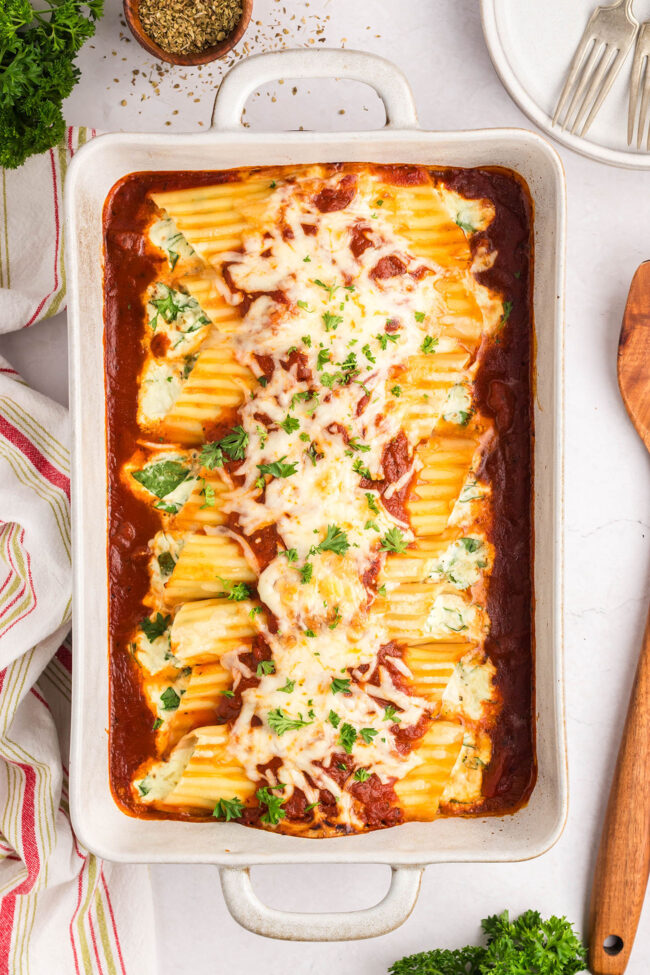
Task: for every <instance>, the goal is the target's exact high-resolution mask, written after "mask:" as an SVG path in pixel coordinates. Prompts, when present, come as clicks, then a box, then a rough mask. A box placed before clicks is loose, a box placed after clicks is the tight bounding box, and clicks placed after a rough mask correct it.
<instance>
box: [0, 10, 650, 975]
mask: <svg viewBox="0 0 650 975" xmlns="http://www.w3.org/2000/svg"><path fill="white" fill-rule="evenodd" d="M528 2H532V0H528ZM107 8H108V9H107V15H106V17H105V19H104V20H103V21H102V22H101V24H100V27H99V30H98V34H97V37H96V38H95V39H94V40H93V41H92V42H91V44H92V45H93V46H94V49H91V47H90V45H89V46H87V47H86V48H85V49H84V51H83V53H82V55H81V59H80V63H81V65H82V68H83V77H82V81H81V84H80V85H79V86H78V88H77V89H76V90H75V92H74V93H73V95H72V96H71V98H70V99H69V102H68V108H67V118H68V120H69V121H70V122H74V123H84V124H88V125H91V126H94V127H96V128H98V129H103V130H109V129H126V130H139V131H145V130H150V131H153V130H159V131H174V130H176V131H189V130H195V129H198V128H199V127H200V125H201V123H202V124H203V127H207V125H208V124H209V117H210V111H211V93H212V91H213V89H214V88H215V87H216V85H217V84H218V81H219V79H220V77H221V75H222V72H223V65H221V66H219V65H218V66H214V65H211V66H207V67H206V68H204V69H203V70H202V71H197V70H196V69H183V68H176V69H167V68H163V69H162V71H161V72H159V68H158V66H157V65H156V64H155V63H154V62H153V61H152V60H150V59H149V58H148V56H147V55H145V53H144V52H143V51H142V50H141V49H140V48H139V47H137V45H136V43H135V42H134V41H130V42H128V43H127V41H126V40H125V39H124V37H122V38H120V31H121V32H122V34H123V35H126V30H125V28H124V27H122V26H121V25H120V23H119V20H120V17H119V14H120V11H121V3H120V2H119V0H107ZM301 18H304V21H305V22H304V23H302V22H301ZM255 20H257V21H259V22H261V24H263V25H264V26H261V27H256V26H255V25H254V23H252V24H251V27H250V28H249V32H248V35H247V38H248V40H249V41H250V49H251V51H252V50H255V51H258V50H269V49H273V48H276V47H278V46H280V45H282V44H286V45H287V46H289V47H292V46H298V45H299V44H302V43H307V42H308V41H309V40H310V39H311V40H313V41H314V46H325V45H324V44H322V42H321V38H324V39H325V42H326V45H327V46H341V44H342V43H343V40H344V39H345V42H344V43H345V46H347V47H350V48H355V47H356V48H360V49H363V50H368V51H374V52H377V53H378V54H382V55H384V56H385V57H388V58H390V59H392V60H393V61H395V62H396V63H397V64H398V65H399V66H400V67H401V68H402V69H403V71H404V72H405V73H406V75H407V77H408V79H409V81H410V82H411V85H412V87H413V91H414V93H415V97H416V102H417V105H418V109H419V114H420V122H421V124H422V126H423V128H430V129H435V128H441V129H454V128H476V127H482V126H501V125H514V126H522V127H528V126H529V123H528V121H527V119H526V118H525V117H524V116H523V115H522V114H521V113H520V112H519V110H518V109H517V108H516V107H515V105H514V104H513V103H512V102H511V101H510V99H509V97H508V96H507V94H506V93H505V91H504V90H503V89H502V87H501V84H500V82H499V80H498V78H497V76H496V74H495V72H494V70H493V68H492V65H491V63H490V60H489V57H488V53H487V50H486V48H485V45H484V42H483V36H482V32H481V26H480V17H479V10H478V4H477V2H476V0H428V2H426V3H425V2H424V0H410V2H408V0H407V2H404V0H363V2H362V0H311V2H310V3H304V2H300V0H255V10H254V14H253V21H255ZM269 25H270V26H269ZM283 30H287V31H288V33H286V34H285V33H283ZM319 30H322V33H321V34H318V33H317V31H319ZM256 36H257V40H255V38H256ZM136 68H137V69H138V71H139V74H136V75H134V74H133V70H134V69H136ZM116 79H117V80H116ZM295 87H296V88H297V89H298V90H297V92H296V93H295V94H293V93H292V89H293V88H294V85H293V83H285V84H284V85H281V84H277V85H273V86H271V87H270V89H269V90H268V91H265V92H263V93H262V94H260V95H258V96H257V97H255V98H253V99H252V100H251V103H250V107H249V111H248V114H247V116H246V117H247V118H248V120H249V121H250V123H251V125H252V126H253V127H257V128H262V127H263V128H266V129H277V130H281V129H283V128H298V127H299V126H300V125H303V126H304V127H305V128H321V129H322V128H341V129H344V128H347V127H353V126H365V125H368V126H370V125H372V124H375V125H378V124H381V123H382V115H383V113H382V110H381V109H380V107H379V103H378V100H377V98H376V96H375V95H374V92H372V91H371V90H369V89H367V88H364V87H363V86H361V85H357V84H352V83H343V82H341V83H337V82H327V83H325V82H308V83H307V82H305V83H302V84H301V83H297V84H296V86H295ZM189 93H193V94H191V95H190V94H189ZM122 101H125V102H126V104H125V105H122V104H121V103H122ZM341 109H344V114H340V110H341ZM175 113H176V114H175ZM168 122H169V123H171V124H169V125H168V124H167V123H168ZM560 154H561V156H562V159H563V162H564V165H565V168H566V175H567V181H568V200H569V234H568V265H567V267H568V274H567V279H568V280H567V318H566V338H567V345H566V351H567V360H566V375H567V397H566V410H567V415H566V421H567V422H566V438H567V439H566V610H567V612H566V687H567V715H568V736H569V762H570V787H571V799H570V803H571V806H570V815H569V822H568V825H567V828H566V830H565V832H564V835H563V836H562V838H561V839H560V841H559V843H558V844H557V846H556V847H555V848H554V849H553V850H552V851H551V852H550V853H548V854H546V855H545V856H543V857H541V858H539V859H537V860H533V861H530V862H526V863H516V864H505V865H498V864H497V865H492V864H490V865H487V864H486V865H481V864H477V865H472V864H460V865H454V864H451V865H445V866H432V867H429V868H428V869H427V871H426V873H425V877H424V882H423V886H422V892H421V894H420V899H419V901H418V904H417V906H416V908H415V911H414V912H413V914H412V916H411V918H410V919H409V920H408V921H407V922H406V923H405V924H404V925H403V926H402V927H401V928H399V929H398V930H397V931H395V932H393V933H392V934H390V935H386V936H384V937H382V938H377V939H375V940H371V941H361V942H356V943H351V944H350V943H348V944H343V943H335V944H313V945H307V944H293V943H288V942H273V941H268V940H265V939H262V938H259V937H257V936H255V935H252V934H249V933H248V932H246V931H244V930H243V929H242V928H240V927H238V926H237V924H235V922H234V921H233V920H232V919H231V918H230V916H229V914H228V912H227V911H226V908H225V906H224V903H223V899H222V896H221V890H220V886H219V878H218V874H217V871H216V870H215V869H214V868H213V867H207V866H205V867H200V866H199V867H196V866H191V867H190V866H187V867H183V866H157V867H154V868H152V880H153V885H154V891H155V898H156V912H157V923H158V931H159V959H160V960H159V972H160V975H171V973H172V972H174V973H176V975H178V973H190V972H191V973H192V975H230V973H232V972H245V973H246V972H249V971H252V970H253V968H257V969H260V970H261V969H262V968H263V970H264V972H265V975H286V973H287V972H291V973H296V975H330V973H331V972H337V973H341V975H352V973H354V975H384V973H385V972H386V970H387V968H388V966H389V964H391V963H392V962H393V961H394V960H395V959H397V958H400V957H401V956H402V955H405V954H409V953H412V952H415V951H420V950H424V949H428V948H432V947H444V946H446V947H455V946H461V945H464V944H466V943H467V942H470V941H474V939H475V938H476V937H477V934H478V925H479V920H480V918H481V917H483V916H485V915H487V914H490V913H494V912H499V911H501V910H503V909H504V908H509V909H510V911H511V914H518V913H519V912H520V911H522V910H525V909H527V908H529V907H534V908H536V909H538V910H540V911H541V912H542V913H543V914H551V913H555V914H564V915H566V916H567V917H568V918H569V919H570V920H572V921H574V922H575V923H576V924H577V925H578V927H579V928H580V929H581V930H583V931H584V929H585V923H586V908H587V902H588V890H589V884H590V878H591V871H592V869H593V858H594V853H595V845H596V843H597V839H598V835H599V831H600V825H601V821H602V815H603V811H604V804H605V802H606V798H607V791H608V787H609V779H610V775H611V771H612V767H613V763H614V760H615V757H616V751H617V747H618V739H619V735H620V731H621V727H622V722H623V718H624V714H625V709H626V704H627V695H628V693H629V688H630V685H631V682H632V677H633V673H634V667H635V660H636V654H637V649H638V646H639V643H640V639H641V635H642V631H643V625H644V620H645V614H646V604H647V596H648V591H647V578H648V554H647V548H648V546H647V544H646V533H647V531H648V529H649V527H650V521H649V519H650V510H649V501H650V492H649V491H648V473H649V465H648V457H647V455H646V452H645V450H644V448H643V445H642V443H641V441H640V440H639V438H638V437H637V435H636V433H635V432H634V430H633V428H632V426H631V424H630V422H629V420H628V419H627V416H626V413H625V410H624V408H623V405H622V403H621V400H620V398H619V395H618V390H617V385H616V345H617V339H618V332H619V328H620V322H621V315H622V311H623V307H624V303H625V298H626V295H627V289H628V286H629V282H630V279H631V277H632V274H633V272H634V270H635V268H636V267H637V265H638V264H639V263H640V262H641V261H643V260H644V259H646V258H647V257H650V253H649V252H648V247H649V238H648V227H649V226H650V193H649V192H648V191H649V189H650V176H648V175H647V174H644V173H639V172H628V171H623V170H618V169H610V168H608V167H606V166H604V165H602V164H599V163H596V162H592V161H589V160H587V159H583V158H581V157H579V156H577V155H574V154H573V153H572V152H570V151H568V150H563V149H561V150H560ZM0 352H2V354H3V355H5V356H6V357H7V358H8V359H9V360H10V361H11V362H12V364H13V365H14V366H15V367H16V368H17V369H19V370H20V371H21V372H22V373H23V375H24V377H25V378H26V379H27V381H28V382H29V383H31V384H32V385H34V386H36V387H37V388H38V389H41V390H43V391H44V392H46V393H48V394H49V395H51V396H54V397H55V398H56V399H58V400H59V401H61V402H65V401H66V395H67V394H66V371H67V366H66V349H65V315H59V316H57V318H55V319H52V320H51V321H49V322H45V323H42V324H39V325H38V326H35V327H34V328H32V329H30V330H29V331H27V332H22V333H18V334H12V335H8V336H2V337H1V338H0ZM253 879H254V882H255V885H256V888H257V890H258V892H259V893H260V895H261V896H262V898H264V899H265V900H266V901H267V902H268V903H270V904H272V905H273V906H276V907H281V908H286V909H288V910H348V909H349V910H354V909H355V908H359V907H365V906H369V905H370V904H371V903H375V902H376V901H377V900H379V899H381V897H382V896H383V894H384V892H385V890H386V887H387V883H388V868H387V867H383V866H375V867H367V866H364V867H360V866H348V867H341V866H313V867H304V866H300V867H298V866H294V867H267V868H258V869H256V870H254V871H253ZM648 959H650V909H646V912H645V915H644V917H643V918H642V920H641V924H640V927H639V932H638V936H637V940H636V945H635V949H634V953H633V956H632V960H631V962H630V965H629V967H628V973H629V975H646V973H647V970H648V965H647V962H648Z"/></svg>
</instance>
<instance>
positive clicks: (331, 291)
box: [314, 278, 340, 301]
mask: <svg viewBox="0 0 650 975" xmlns="http://www.w3.org/2000/svg"><path fill="white" fill-rule="evenodd" d="M314 284H315V285H317V286H318V287H319V288H323V289H324V290H325V291H327V293H328V295H329V297H330V301H331V300H332V298H333V297H334V295H335V294H336V292H337V291H338V290H339V287H340V285H338V284H325V282H324V281H321V280H320V278H315V279H314Z"/></svg>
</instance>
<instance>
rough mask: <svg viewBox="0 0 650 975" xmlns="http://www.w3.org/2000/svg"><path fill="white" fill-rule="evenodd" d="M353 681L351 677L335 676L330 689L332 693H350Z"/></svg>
mask: <svg viewBox="0 0 650 975" xmlns="http://www.w3.org/2000/svg"><path fill="white" fill-rule="evenodd" d="M351 683H352V678H351V677H334V678H333V679H332V683H331V684H330V690H331V692H332V694H349V693H350V684H351Z"/></svg>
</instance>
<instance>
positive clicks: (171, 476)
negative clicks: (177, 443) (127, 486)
mask: <svg viewBox="0 0 650 975" xmlns="http://www.w3.org/2000/svg"><path fill="white" fill-rule="evenodd" d="M189 474H190V472H189V470H188V468H187V467H185V465H184V464H181V463H179V462H178V461H177V460H160V461H158V463H156V464H147V466H146V467H143V468H142V470H141V471H133V472H132V474H131V477H132V478H133V479H134V480H135V481H138V483H139V484H141V485H142V486H143V487H144V488H146V489H147V491H149V492H150V493H151V494H153V495H155V496H156V497H157V498H164V497H166V495H168V494H171V493H172V491H175V490H176V488H177V487H178V486H179V485H180V484H182V483H183V481H185V480H187V478H188V477H189Z"/></svg>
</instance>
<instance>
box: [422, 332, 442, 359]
mask: <svg viewBox="0 0 650 975" xmlns="http://www.w3.org/2000/svg"><path fill="white" fill-rule="evenodd" d="M437 345H438V339H437V338H435V339H434V337H433V336H432V335H427V336H425V339H424V342H423V343H422V345H421V349H422V351H423V352H424V354H425V355H431V353H432V352H435V351H436V346H437Z"/></svg>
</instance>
